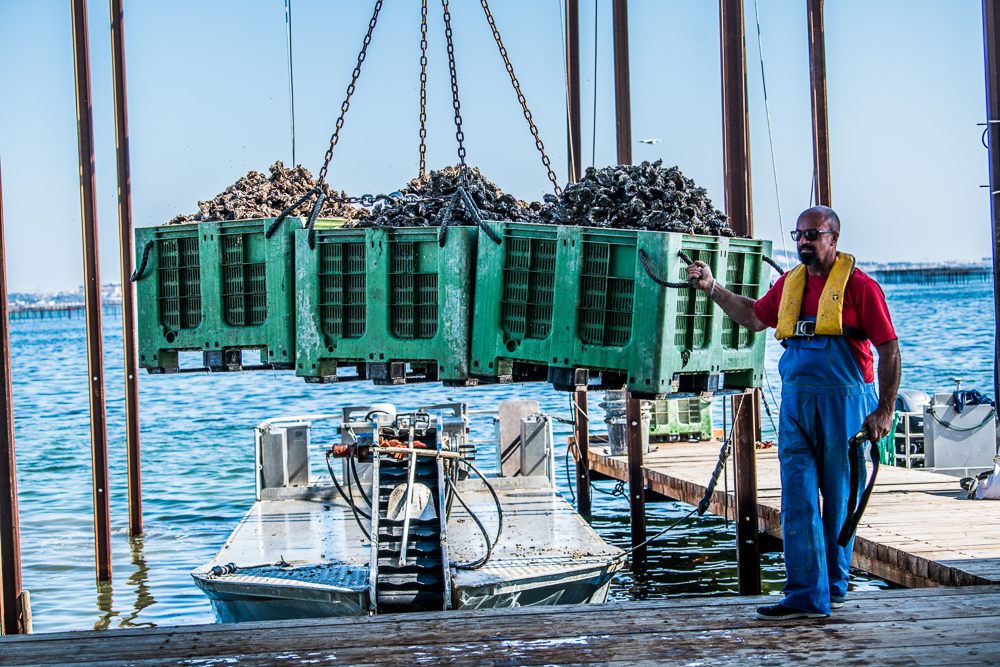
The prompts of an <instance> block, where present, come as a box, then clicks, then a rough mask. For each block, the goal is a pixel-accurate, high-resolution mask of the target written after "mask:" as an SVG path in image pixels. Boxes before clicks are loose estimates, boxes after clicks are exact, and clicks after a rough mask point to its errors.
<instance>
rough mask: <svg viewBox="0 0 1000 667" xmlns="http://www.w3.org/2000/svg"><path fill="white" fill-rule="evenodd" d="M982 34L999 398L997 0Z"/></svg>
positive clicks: (997, 394) (988, 8)
mask: <svg viewBox="0 0 1000 667" xmlns="http://www.w3.org/2000/svg"><path fill="white" fill-rule="evenodd" d="M983 35H984V39H985V42H986V48H985V51H986V113H987V116H986V120H987V124H986V131H987V134H988V136H989V141H988V142H987V144H988V146H989V156H990V158H989V159H990V221H991V225H992V228H993V308H994V312H995V321H996V327H997V328H996V332H995V334H994V339H993V340H994V351H993V353H994V356H993V397H994V398H995V399H1000V378H998V368H1000V221H998V220H997V218H998V217H1000V199H998V197H1000V0H983ZM997 444H998V446H1000V431H998V432H997Z"/></svg>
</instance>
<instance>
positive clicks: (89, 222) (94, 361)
mask: <svg viewBox="0 0 1000 667" xmlns="http://www.w3.org/2000/svg"><path fill="white" fill-rule="evenodd" d="M72 6H73V51H74V60H73V64H74V73H75V79H76V105H77V111H76V118H77V139H78V142H79V147H80V208H81V222H82V225H83V275H84V283H83V294H84V301H85V303H86V317H87V367H88V370H89V375H88V380H89V382H88V384H89V385H90V442H91V459H92V463H93V475H94V490H93V493H94V542H95V548H96V560H97V580H98V581H111V513H110V506H109V502H108V491H109V490H108V433H107V423H106V419H105V417H106V415H105V410H104V345H103V339H102V329H101V277H100V273H101V272H100V262H99V254H98V245H97V200H96V190H97V185H96V180H95V175H94V123H93V115H92V111H93V109H92V104H91V95H90V39H89V37H88V34H87V1H86V0H72Z"/></svg>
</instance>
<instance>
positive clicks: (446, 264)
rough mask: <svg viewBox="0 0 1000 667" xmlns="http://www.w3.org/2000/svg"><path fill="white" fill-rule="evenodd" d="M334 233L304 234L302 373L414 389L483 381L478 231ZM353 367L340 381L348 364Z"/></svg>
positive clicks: (299, 241)
mask: <svg viewBox="0 0 1000 667" xmlns="http://www.w3.org/2000/svg"><path fill="white" fill-rule="evenodd" d="M438 231H439V230H438V228H436V227H413V228H391V229H357V228H349V229H324V230H317V231H316V233H315V247H314V248H310V247H309V242H308V236H309V233H308V231H306V230H301V231H299V232H297V234H296V243H295V255H296V275H295V279H296V284H297V285H298V289H297V292H298V297H297V301H296V311H297V321H298V340H297V352H296V359H295V361H296V365H295V372H296V374H297V375H299V376H302V377H305V378H306V381H307V382H335V381H338V379H347V378H351V379H355V378H357V379H361V378H367V379H371V380H373V381H374V382H375V383H376V384H404V383H407V382H414V381H434V380H441V381H443V382H444V383H445V384H447V385H449V386H467V385H471V384H475V379H474V378H472V376H471V375H470V373H469V344H470V339H471V320H472V308H473V305H472V304H473V295H474V293H473V286H474V278H475V261H476V243H477V240H478V230H477V229H476V228H475V227H449V228H448V231H447V235H446V237H445V243H444V245H443V246H441V245H440V244H439V242H438ZM345 367H348V368H349V370H348V371H347V372H346V373H342V374H341V375H338V370H337V369H338V368H345Z"/></svg>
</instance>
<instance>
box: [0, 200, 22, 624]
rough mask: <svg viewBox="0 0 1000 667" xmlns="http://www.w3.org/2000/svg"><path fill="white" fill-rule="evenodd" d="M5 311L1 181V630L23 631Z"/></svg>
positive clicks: (5, 278) (12, 414) (7, 333)
mask: <svg viewBox="0 0 1000 667" xmlns="http://www.w3.org/2000/svg"><path fill="white" fill-rule="evenodd" d="M7 318H8V314H7V250H6V247H5V244H4V233H3V184H2V182H0V404H2V405H0V410H2V412H3V419H4V428H3V429H0V634H4V635H13V634H20V633H22V632H23V627H22V624H21V622H20V617H21V614H20V597H21V538H20V531H19V529H18V522H17V463H16V461H15V457H14V406H13V403H12V397H11V390H10V380H11V377H10V332H9V331H8V326H9V323H8V319H7Z"/></svg>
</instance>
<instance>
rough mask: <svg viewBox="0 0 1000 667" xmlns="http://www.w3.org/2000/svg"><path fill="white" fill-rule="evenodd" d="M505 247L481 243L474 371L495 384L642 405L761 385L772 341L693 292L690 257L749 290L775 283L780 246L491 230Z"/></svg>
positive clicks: (599, 232) (528, 227) (616, 233)
mask: <svg viewBox="0 0 1000 667" xmlns="http://www.w3.org/2000/svg"><path fill="white" fill-rule="evenodd" d="M486 224H489V225H490V226H491V227H492V228H493V229H494V230H495V231H496V232H498V235H499V236H500V237H501V239H502V243H500V244H496V243H495V242H493V241H491V240H489V239H487V238H486V236H485V234H484V235H483V238H482V239H481V240H480V243H479V249H478V260H477V267H476V308H475V315H474V326H473V347H472V372H473V374H474V375H477V376H480V377H482V378H484V379H486V380H487V381H494V382H511V381H520V380H531V379H548V381H550V382H552V383H553V385H555V386H556V387H557V388H559V389H581V388H583V387H584V386H585V385H586V384H587V377H588V375H589V374H590V373H592V372H601V374H602V385H603V386H604V387H606V388H617V389H620V388H622V387H623V386H627V388H628V389H629V390H630V391H632V392H634V393H636V394H637V395H638V396H640V397H643V398H653V399H658V398H666V397H669V396H670V395H672V394H673V395H677V394H681V395H684V394H687V395H691V394H698V393H702V392H713V391H717V390H719V389H721V388H723V386H722V384H721V383H722V382H724V387H725V388H728V389H743V388H747V387H753V386H759V385H760V380H761V377H760V372H761V366H762V364H763V360H764V338H763V337H762V336H761V335H759V334H755V333H754V332H751V331H749V330H747V329H745V328H744V327H741V326H739V325H736V324H735V323H734V322H733V321H732V320H730V319H729V318H728V317H726V316H725V315H724V314H723V313H722V311H721V310H720V309H718V308H716V307H714V306H712V304H711V303H710V302H709V301H708V298H707V296H706V295H705V294H704V293H702V292H700V291H696V290H692V289H690V288H682V289H672V288H667V287H662V286H660V285H658V284H657V283H656V282H654V281H653V280H652V279H651V278H650V277H649V275H647V273H646V271H645V270H644V268H643V266H642V263H641V261H640V258H639V251H640V250H642V251H644V252H645V254H646V255H647V257H648V259H649V262H650V265H651V268H652V270H653V272H654V273H655V274H656V275H658V276H660V277H661V278H663V279H665V280H668V281H671V282H683V281H686V280H687V265H686V264H685V263H684V262H683V261H682V260H681V258H680V257H679V256H678V252H679V251H681V250H683V251H684V252H685V253H686V254H687V255H689V256H690V257H691V258H692V259H693V260H702V261H704V262H706V263H707V264H708V265H709V266H710V267H711V268H712V271H713V273H714V274H715V275H717V276H725V281H724V282H726V283H728V284H731V285H733V288H734V289H738V290H739V292H740V293H743V294H745V295H746V296H750V297H751V298H757V297H758V296H759V295H761V294H763V291H764V289H765V288H766V287H767V282H766V281H767V277H768V274H767V273H766V272H764V271H762V269H761V266H762V262H761V256H762V255H763V254H766V253H767V252H769V251H770V242H769V241H760V240H753V239H745V240H744V239H739V240H737V239H728V238H725V237H713V236H695V235H689V234H679V233H672V232H650V231H643V230H623V229H601V228H592V227H575V226H562V225H560V226H557V225H540V224H529V223H513V222H492V221H491V222H487V223H486Z"/></svg>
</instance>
